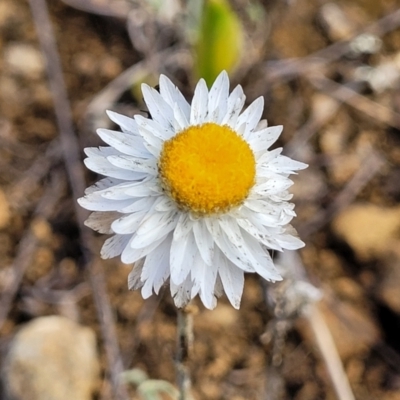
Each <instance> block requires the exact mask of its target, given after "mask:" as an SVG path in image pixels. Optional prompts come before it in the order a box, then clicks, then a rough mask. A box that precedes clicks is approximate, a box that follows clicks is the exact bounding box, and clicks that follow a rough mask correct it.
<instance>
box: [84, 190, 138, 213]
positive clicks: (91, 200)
mask: <svg viewBox="0 0 400 400" xmlns="http://www.w3.org/2000/svg"><path fill="white" fill-rule="evenodd" d="M77 201H78V203H79V205H80V206H81V207H83V208H86V210H89V211H119V210H120V209H121V208H124V207H127V206H129V205H130V204H131V203H132V200H131V199H129V200H109V199H104V198H103V197H101V196H100V195H98V194H97V193H96V192H95V193H90V194H87V195H85V196H84V197H81V198H79V199H78V200H77Z"/></svg>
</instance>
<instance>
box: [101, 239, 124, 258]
mask: <svg viewBox="0 0 400 400" xmlns="http://www.w3.org/2000/svg"><path fill="white" fill-rule="evenodd" d="M130 237H131V236H130V235H114V236H112V237H110V238H108V239H107V240H106V241H105V242H104V244H103V247H102V248H101V252H100V255H101V258H104V259H107V258H113V257H116V256H119V255H120V254H121V253H122V252H123V251H124V249H125V248H126V246H127V245H128V243H129V239H130Z"/></svg>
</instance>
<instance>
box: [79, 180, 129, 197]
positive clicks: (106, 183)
mask: <svg viewBox="0 0 400 400" xmlns="http://www.w3.org/2000/svg"><path fill="white" fill-rule="evenodd" d="M120 183H125V181H123V180H120V179H115V178H103V179H100V180H99V181H97V182H96V183H95V184H93V185H91V186H89V187H88V188H86V189H85V194H90V193H93V192H98V191H99V190H103V189H108V188H109V187H111V186H116V185H119V184H120Z"/></svg>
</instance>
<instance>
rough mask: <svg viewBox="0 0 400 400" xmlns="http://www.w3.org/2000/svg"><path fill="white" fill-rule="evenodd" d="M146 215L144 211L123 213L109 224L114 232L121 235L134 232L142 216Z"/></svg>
mask: <svg viewBox="0 0 400 400" xmlns="http://www.w3.org/2000/svg"><path fill="white" fill-rule="evenodd" d="M146 215H147V213H146V212H145V211H141V212H136V213H133V214H127V215H124V216H123V217H121V218H118V219H117V220H115V221H114V222H113V223H112V224H111V229H112V230H113V232H115V233H120V234H123V235H127V234H132V233H134V232H136V230H137V229H138V227H139V225H140V223H141V222H142V220H143V218H144V217H145V216H146Z"/></svg>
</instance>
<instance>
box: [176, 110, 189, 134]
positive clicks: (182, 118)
mask: <svg viewBox="0 0 400 400" xmlns="http://www.w3.org/2000/svg"><path fill="white" fill-rule="evenodd" d="M174 117H175V118H174V129H175V132H179V131H181V130H184V129H186V128H187V127H188V126H189V120H188V119H187V117H186V115H185V114H184V113H183V112H182V110H181V109H180V108H179V106H178V104H175V105H174Z"/></svg>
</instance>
